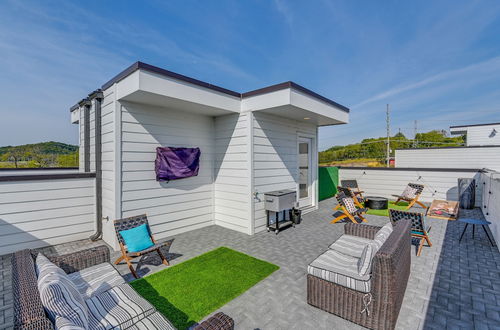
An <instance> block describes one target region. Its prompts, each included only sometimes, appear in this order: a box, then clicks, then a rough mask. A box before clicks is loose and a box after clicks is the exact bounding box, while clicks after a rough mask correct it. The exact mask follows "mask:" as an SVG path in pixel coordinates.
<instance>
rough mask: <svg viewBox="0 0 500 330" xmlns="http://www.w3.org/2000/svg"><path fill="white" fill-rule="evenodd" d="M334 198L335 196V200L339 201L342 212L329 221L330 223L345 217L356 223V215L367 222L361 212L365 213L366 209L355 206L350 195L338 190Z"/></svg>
mask: <svg viewBox="0 0 500 330" xmlns="http://www.w3.org/2000/svg"><path fill="white" fill-rule="evenodd" d="M335 198H337V201H338V202H339V205H340V211H341V212H342V214H341V215H339V216H338V217H336V218H335V219H333V220H332V221H330V223H336V222H339V221H340V220H342V219H345V218H348V219H349V220H351V221H352V222H353V223H358V222H357V221H356V217H358V218H359V219H361V221H363V222H367V221H366V219H365V218H364V217H363V214H365V213H366V211H368V209H366V208H357V207H356V203H355V202H354V200H353V199H352V198H351V197H348V196H346V195H345V194H344V193H343V192H339V193H338V194H337V195H336V196H335Z"/></svg>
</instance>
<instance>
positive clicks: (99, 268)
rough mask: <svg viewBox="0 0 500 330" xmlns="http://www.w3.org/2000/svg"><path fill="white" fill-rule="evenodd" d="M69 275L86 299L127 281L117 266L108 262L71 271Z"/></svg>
mask: <svg viewBox="0 0 500 330" xmlns="http://www.w3.org/2000/svg"><path fill="white" fill-rule="evenodd" d="M68 276H69V278H70V279H71V280H72V281H73V282H74V283H75V285H76V287H77V288H78V291H80V293H81V295H82V296H83V297H84V299H89V298H91V297H93V296H95V295H97V294H99V293H102V292H104V291H108V290H110V289H111V288H113V287H115V286H118V285H120V284H124V283H125V280H124V279H123V277H121V275H120V273H118V271H117V270H116V269H115V267H113V266H112V265H111V264H110V263H107V262H106V263H102V264H99V265H96V266H93V267H89V268H85V269H83V270H81V271H79V272H76V273H71V274H69V275H68Z"/></svg>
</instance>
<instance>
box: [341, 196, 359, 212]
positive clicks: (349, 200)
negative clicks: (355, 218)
mask: <svg viewBox="0 0 500 330" xmlns="http://www.w3.org/2000/svg"><path fill="white" fill-rule="evenodd" d="M342 201H343V202H344V205H345V208H346V209H347V212H349V213H350V214H353V213H354V212H356V206H355V205H354V201H353V199H352V198H350V197H345V198H343V199H342Z"/></svg>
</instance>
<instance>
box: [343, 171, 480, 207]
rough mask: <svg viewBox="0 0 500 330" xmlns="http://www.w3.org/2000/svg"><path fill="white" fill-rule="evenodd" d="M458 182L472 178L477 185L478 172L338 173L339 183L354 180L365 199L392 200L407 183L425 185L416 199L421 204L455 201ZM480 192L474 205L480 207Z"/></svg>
mask: <svg viewBox="0 0 500 330" xmlns="http://www.w3.org/2000/svg"><path fill="white" fill-rule="evenodd" d="M458 178H475V179H476V184H477V183H479V173H478V172H466V171H463V172H462V171H446V172H445V171H432V170H430V171H427V170H426V171H416V170H411V169H408V170H400V169H386V170H382V169H344V168H340V169H339V184H340V181H341V180H348V179H356V180H357V181H358V185H359V187H360V189H361V190H363V191H364V192H365V193H364V195H365V196H370V195H371V196H382V197H387V198H390V199H394V197H393V196H392V195H400V194H401V193H402V192H403V190H404V189H405V187H406V185H407V184H408V183H410V182H412V183H420V184H423V185H425V189H424V192H423V194H422V197H421V198H420V200H421V201H423V202H432V201H433V200H434V199H445V200H455V201H456V200H458V187H457V185H458V181H457V180H458ZM481 195H482V192H481V189H476V205H477V206H480V205H481Z"/></svg>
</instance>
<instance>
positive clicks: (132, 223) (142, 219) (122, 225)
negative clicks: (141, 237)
mask: <svg viewBox="0 0 500 330" xmlns="http://www.w3.org/2000/svg"><path fill="white" fill-rule="evenodd" d="M143 224H146V226H147V228H148V232H149V237H150V238H151V241H153V243H154V245H153V246H151V247H149V248H147V249H145V250H142V251H139V252H129V251H128V250H127V246H126V244H125V240H124V239H123V237H122V235H121V234H120V232H121V231H123V230H127V229H132V228H135V227H138V226H140V225H143ZM114 226H115V231H116V237H117V238H118V243H119V244H120V250H121V252H122V255H121V256H120V257H119V258H118V259H116V261H115V264H116V265H117V264H119V263H120V262H121V261H122V260H125V262H126V263H127V265H128V268H129V269H130V272H131V273H132V275H134V277H135V278H138V276H137V273H136V271H135V269H134V267H133V266H132V263H131V260H132V258H135V257H140V256H143V255H145V254H148V253H150V252H155V251H156V252H157V253H158V255H159V256H160V258H161V260H162V263H163V264H164V265H167V266H168V265H169V264H168V260H167V258H165V256H164V255H163V253H162V252H161V250H160V249H161V248H162V247H164V246H167V247H169V246H170V245H171V244H172V242H164V243H158V242H156V240H155V239H154V238H153V235H152V234H151V229H150V228H149V223H148V218H147V216H146V215H145V214H142V215H138V216H135V217H129V218H124V219H119V220H115V221H114Z"/></svg>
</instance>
